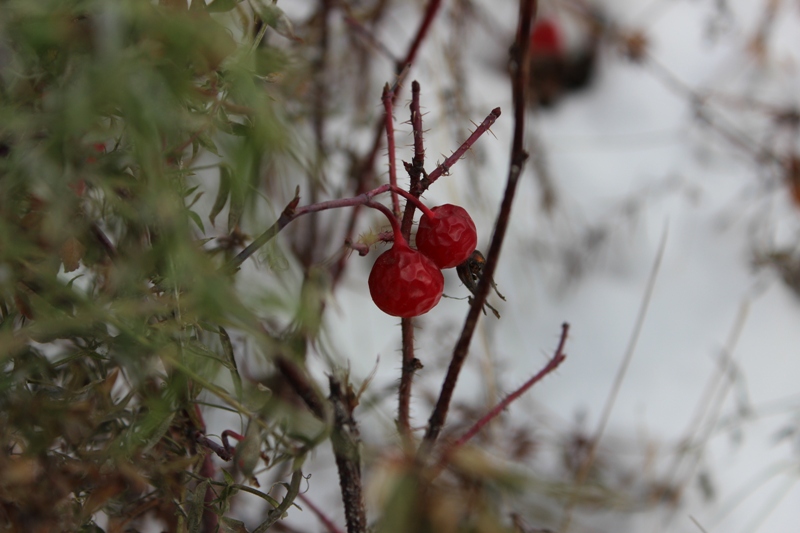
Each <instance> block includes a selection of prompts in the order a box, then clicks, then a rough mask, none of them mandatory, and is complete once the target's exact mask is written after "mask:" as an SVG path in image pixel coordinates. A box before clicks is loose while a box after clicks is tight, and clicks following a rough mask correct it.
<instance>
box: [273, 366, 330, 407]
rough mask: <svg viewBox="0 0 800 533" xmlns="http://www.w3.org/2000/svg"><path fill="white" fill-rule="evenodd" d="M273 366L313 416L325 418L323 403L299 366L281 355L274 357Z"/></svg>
mask: <svg viewBox="0 0 800 533" xmlns="http://www.w3.org/2000/svg"><path fill="white" fill-rule="evenodd" d="M275 366H276V367H277V368H278V371H279V372H280V373H281V374H282V375H283V377H284V378H285V379H286V381H287V382H288V383H289V385H290V386H291V387H292V390H294V391H295V392H296V393H297V395H298V396H300V398H301V399H302V400H303V402H304V403H305V404H306V406H308V408H309V409H310V410H311V412H312V413H314V416H316V417H317V418H319V419H320V420H325V419H326V417H327V416H326V409H325V404H324V403H323V400H322V399H321V398H320V397H319V395H318V393H317V390H316V388H314V386H313V385H311V383H309V381H308V379H307V378H306V376H305V374H304V373H303V371H302V370H301V369H300V367H298V366H297V365H296V364H295V363H293V362H292V361H290V360H289V359H287V358H286V357H284V356H282V355H279V356H278V357H276V358H275Z"/></svg>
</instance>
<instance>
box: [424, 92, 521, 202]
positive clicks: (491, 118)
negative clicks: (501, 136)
mask: <svg viewBox="0 0 800 533" xmlns="http://www.w3.org/2000/svg"><path fill="white" fill-rule="evenodd" d="M523 109H524V108H523ZM499 116H500V108H499V107H495V108H494V109H492V111H491V112H490V113H489V115H488V116H487V117H486V118H485V119H483V122H481V123H480V125H478V127H477V128H476V129H475V131H473V132H472V135H470V136H469V138H467V140H466V141H464V142H463V144H462V145H461V146H459V147H458V150H456V151H455V152H453V153H452V154H451V155H450V157H448V158H447V159H445V160H444V162H443V163H441V164H440V165H439V166H437V167H436V168H435V169H434V170H433V172H431V173H430V174H428V175H427V176H426V177H424V178H422V180H420V182H419V183H418V184H417V185H416V187H414V188H413V189H412V190H411V192H413V193H414V194H415V195H417V196H419V195H420V194H422V193H423V192H425V191H426V190H427V189H428V187H430V186H431V185H432V184H433V182H434V181H436V180H437V179H439V177H441V176H442V174H447V173H448V172H449V171H450V168H451V167H452V166H453V165H455V164H456V163H457V162H458V160H459V159H461V158H462V157H463V156H464V154H465V153H466V152H467V150H469V149H470V148H471V147H472V145H473V144H475V141H477V140H478V138H479V137H480V136H481V135H483V134H484V133H485V132H486V130H488V129H489V128H491V127H492V124H494V122H495V121H496V120H497V118H498V117H499Z"/></svg>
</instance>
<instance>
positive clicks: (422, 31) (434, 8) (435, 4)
mask: <svg viewBox="0 0 800 533" xmlns="http://www.w3.org/2000/svg"><path fill="white" fill-rule="evenodd" d="M441 5H442V0H431V1H430V2H428V7H426V8H425V15H424V16H423V18H422V22H421V23H420V25H419V28H418V29H417V34H416V35H415V36H414V40H413V41H411V45H410V46H409V48H408V53H406V57H405V59H403V61H401V62H399V63H397V65H395V71H396V72H397V73H400V72H402V71H403V70H404V69H405V68H406V67H408V66H409V65H411V64H412V63H413V62H414V59H415V58H416V57H417V52H418V51H419V47H420V45H422V41H423V40H424V39H425V37H426V36H427V35H428V30H429V29H430V27H431V23H432V22H433V19H434V18H435V17H436V13H437V12H438V11H439V7H441Z"/></svg>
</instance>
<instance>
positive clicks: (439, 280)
mask: <svg viewBox="0 0 800 533" xmlns="http://www.w3.org/2000/svg"><path fill="white" fill-rule="evenodd" d="M443 291H444V277H443V276H442V272H441V271H440V270H439V269H438V268H437V267H436V265H435V264H434V263H433V261H431V260H430V259H429V258H427V257H425V256H424V255H422V254H421V253H419V252H418V251H416V250H412V249H411V248H409V247H408V245H407V244H405V243H398V242H395V244H394V246H392V248H391V249H390V250H388V251H386V252H384V253H383V254H381V255H380V257H378V259H377V260H376V261H375V264H374V265H372V271H371V272H370V273H369V293H370V296H372V301H373V302H375V305H377V306H378V308H379V309H380V310H381V311H383V312H384V313H386V314H388V315H392V316H398V317H402V318H410V317H414V316H419V315H422V314H425V313H427V312H428V311H430V310H431V309H433V307H434V306H436V304H437V303H439V300H440V299H441V298H442V292H443Z"/></svg>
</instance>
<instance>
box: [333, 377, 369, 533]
mask: <svg viewBox="0 0 800 533" xmlns="http://www.w3.org/2000/svg"><path fill="white" fill-rule="evenodd" d="M329 382H330V387H331V395H330V398H329V399H330V402H331V406H332V407H333V428H332V430H331V445H332V446H333V455H334V456H335V458H336V468H337V469H338V471H339V486H340V487H341V490H342V502H343V503H344V516H345V521H346V522H347V533H364V532H365V531H366V530H367V515H366V509H365V507H364V495H363V491H362V488H361V454H360V452H359V449H358V448H359V443H360V437H359V433H358V426H357V425H356V421H355V419H353V403H352V398H350V395H349V394H348V393H349V392H350V391H349V390H348V384H347V383H345V384H344V386H343V385H342V383H340V381H339V379H338V378H336V377H334V376H330V377H329Z"/></svg>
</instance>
